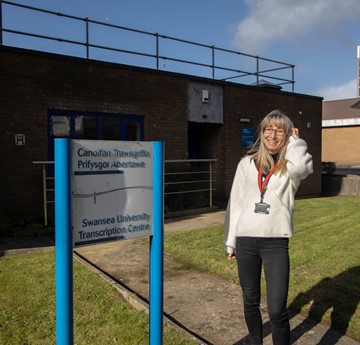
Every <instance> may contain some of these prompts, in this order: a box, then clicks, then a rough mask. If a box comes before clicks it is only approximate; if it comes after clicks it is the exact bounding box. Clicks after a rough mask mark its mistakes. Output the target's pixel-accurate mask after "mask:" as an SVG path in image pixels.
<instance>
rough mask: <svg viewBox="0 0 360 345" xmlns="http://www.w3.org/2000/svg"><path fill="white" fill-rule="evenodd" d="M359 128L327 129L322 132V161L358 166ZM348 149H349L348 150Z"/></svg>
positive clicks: (359, 159) (359, 161)
mask: <svg viewBox="0 0 360 345" xmlns="http://www.w3.org/2000/svg"><path fill="white" fill-rule="evenodd" d="M359 132H360V131H359V126H353V127H328V128H323V130H322V144H323V146H322V161H324V162H335V163H336V164H337V165H359V164H360V155H359V152H358V150H357V149H356V148H358V147H360V136H359ZM349 148H350V149H349Z"/></svg>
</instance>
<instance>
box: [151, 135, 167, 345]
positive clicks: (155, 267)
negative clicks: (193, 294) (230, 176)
mask: <svg viewBox="0 0 360 345" xmlns="http://www.w3.org/2000/svg"><path fill="white" fill-rule="evenodd" d="M153 150H154V164H153V169H154V173H153V187H154V194H153V235H152V236H151V237H150V286H149V295H150V345H162V343H163V337H162V335H163V290H164V289H163V281H164V180H163V179H164V153H163V143H162V142H154V147H153Z"/></svg>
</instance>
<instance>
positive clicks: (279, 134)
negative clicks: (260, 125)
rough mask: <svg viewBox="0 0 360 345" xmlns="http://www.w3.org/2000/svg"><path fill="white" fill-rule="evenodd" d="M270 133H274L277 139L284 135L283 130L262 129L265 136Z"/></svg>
mask: <svg viewBox="0 0 360 345" xmlns="http://www.w3.org/2000/svg"><path fill="white" fill-rule="evenodd" d="M272 132H275V134H276V135H277V136H278V137H282V136H283V135H285V130H283V129H274V128H265V129H264V133H265V134H272Z"/></svg>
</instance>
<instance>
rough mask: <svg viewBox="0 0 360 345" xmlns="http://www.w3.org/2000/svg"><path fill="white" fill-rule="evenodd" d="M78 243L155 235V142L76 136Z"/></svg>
mask: <svg viewBox="0 0 360 345" xmlns="http://www.w3.org/2000/svg"><path fill="white" fill-rule="evenodd" d="M72 175H73V176H72V181H73V186H72V192H73V217H72V219H73V239H74V245H75V246H76V245H85V244H92V243H98V242H104V241H113V240H119V239H129V238H135V237H143V236H150V235H152V215H153V209H152V200H153V199H152V198H153V144H152V143H151V142H129V141H100V142H99V141H95V140H94V141H92V140H72Z"/></svg>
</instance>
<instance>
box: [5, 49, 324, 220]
mask: <svg viewBox="0 0 360 345" xmlns="http://www.w3.org/2000/svg"><path fill="white" fill-rule="evenodd" d="M0 65H1V69H0V83H1V85H0V89H1V93H0V104H1V108H0V116H1V119H2V123H3V128H2V133H3V134H2V138H1V158H2V164H1V179H0V184H1V191H2V198H1V206H0V210H1V211H0V213H1V217H2V218H4V217H8V216H15V215H17V216H20V217H21V216H26V215H40V216H41V215H42V212H43V197H42V172H41V168H40V167H39V166H36V165H34V164H33V163H32V162H33V161H46V160H51V159H52V157H53V147H52V145H53V137H56V136H69V133H72V134H73V133H75V134H76V137H78V138H81V137H84V138H94V139H120V140H135V139H136V140H138V139H141V140H145V141H158V140H161V141H164V142H165V156H166V157H165V158H166V159H167V160H169V159H184V158H185V157H190V158H195V157H196V158H216V159H217V162H216V164H215V166H214V169H215V172H214V173H215V175H216V182H215V186H214V187H215V191H214V197H215V200H218V201H219V202H221V201H226V200H227V198H228V196H229V192H230V188H231V184H232V179H233V177H234V173H235V169H236V166H237V163H238V161H239V159H240V157H241V156H242V155H243V154H244V153H245V152H246V150H247V149H246V147H245V146H246V145H244V142H243V140H242V139H244V138H243V137H242V136H244V135H245V133H246V131H247V129H249V128H250V129H255V133H256V128H257V126H258V123H259V121H260V120H261V119H262V117H263V116H264V115H266V114H267V113H268V112H270V111H271V110H273V109H281V110H283V111H285V112H286V113H287V114H288V115H289V116H290V117H291V118H292V120H293V121H294V123H295V125H296V126H297V127H298V128H299V130H300V134H301V136H302V137H303V138H304V139H305V140H306V141H307V142H308V145H309V152H310V153H311V154H312V155H313V159H314V168H315V171H314V174H312V175H311V176H310V177H309V178H308V179H307V180H306V181H305V182H304V183H303V184H302V186H301V188H300V190H299V192H298V195H302V196H305V195H306V196H318V195H319V194H320V192H321V119H322V99H321V98H319V97H314V96H309V95H302V94H296V93H291V92H285V91H281V90H278V89H274V88H267V87H257V86H249V85H242V84H236V83H231V82H223V81H216V80H213V79H207V78H200V77H193V76H189V75H182V74H176V73H170V72H162V71H156V70H152V69H146V68H138V67H132V66H128V65H120V64H114V63H106V62H99V61H93V60H88V59H82V58H74V57H67V56H62V55H56V54H50V53H41V52H35V51H30V50H25V49H19V48H11V47H5V46H0ZM206 98H207V99H206ZM99 126H101V134H99V133H100V132H99Z"/></svg>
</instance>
